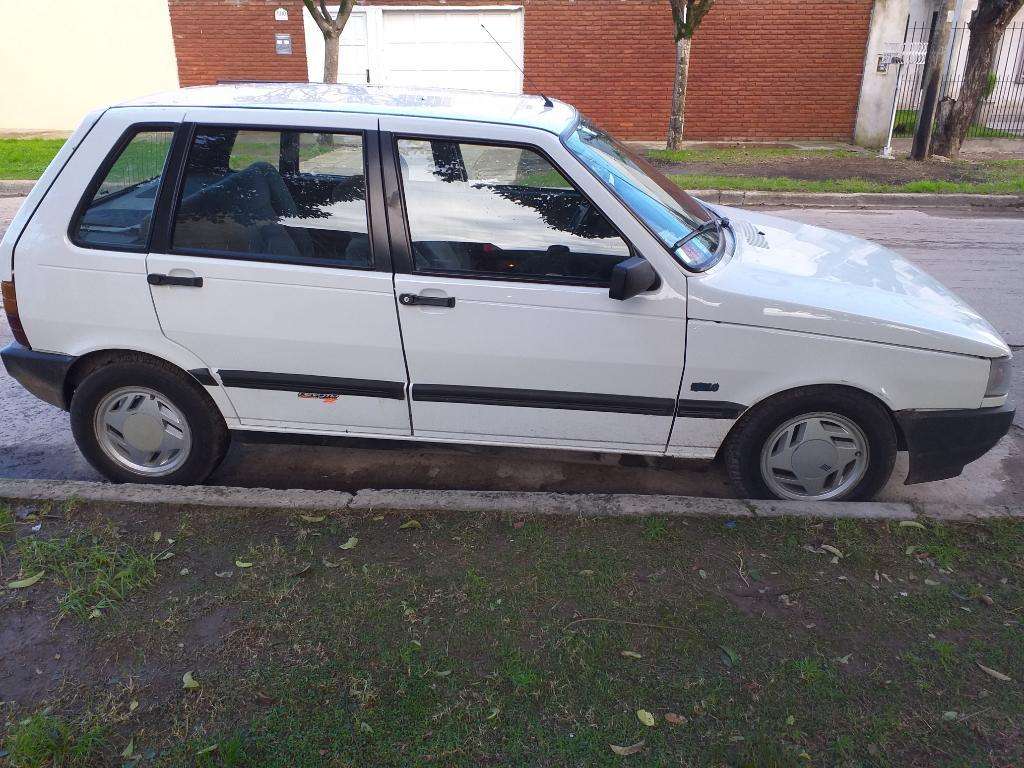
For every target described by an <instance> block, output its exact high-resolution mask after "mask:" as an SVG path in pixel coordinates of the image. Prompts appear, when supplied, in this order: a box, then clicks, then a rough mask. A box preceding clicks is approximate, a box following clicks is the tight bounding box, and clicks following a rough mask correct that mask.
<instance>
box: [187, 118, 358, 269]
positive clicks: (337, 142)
mask: <svg viewBox="0 0 1024 768" xmlns="http://www.w3.org/2000/svg"><path fill="white" fill-rule="evenodd" d="M368 232H369V227H368V225H367V217H366V175H365V171H364V163H363V140H362V137H361V136H355V135H349V134H342V133H321V132H316V133H314V132H309V131H259V130H245V129H238V128H227V127H200V128H197V129H196V133H195V137H194V139H193V141H192V146H191V148H190V149H189V153H188V159H187V161H186V167H185V179H184V183H183V186H182V190H181V195H180V203H179V204H178V210H177V214H176V216H175V223H174V236H173V240H172V243H173V248H174V249H175V250H179V251H181V250H184V251H192V252H200V253H204V252H209V253H211V254H216V255H223V256H229V257H237V258H245V257H250V258H252V259H254V260H263V261H291V262H296V263H302V264H312V265H324V266H335V267H352V268H360V269H362V268H368V267H370V266H372V260H371V256H370V242H369V236H368Z"/></svg>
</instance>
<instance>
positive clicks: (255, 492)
mask: <svg viewBox="0 0 1024 768" xmlns="http://www.w3.org/2000/svg"><path fill="white" fill-rule="evenodd" d="M72 498H75V499H79V500H81V501H88V502H99V503H107V504H126V505H129V506H142V507H167V506H175V505H181V506H193V507H209V508H220V509H240V508H245V509H265V510H317V511H321V512H329V511H330V512H333V511H343V512H392V513H427V512H454V513H468V514H493V513H498V514H509V515H550V516H564V517H648V516H652V515H659V516H665V517H716V518H722V517H726V518H770V517H783V516H793V517H812V518H818V519H825V520H835V519H839V518H847V519H859V520H913V519H916V518H920V517H923V518H930V519H934V520H944V521H957V520H981V519H988V518H996V517H1021V518H1024V508H1021V507H1010V506H1005V505H1003V506H1000V505H996V506H988V507H972V506H965V505H956V504H906V503H902V502H835V503H809V502H784V501H748V500H742V499H707V498H698V497H692V496H654V495H651V496H646V495H640V494H626V493H624V494H578V493H517V492H513V491H421V490H378V489H365V490H361V491H357V492H356V493H355V494H351V493H344V492H341V491H306V490H298V489H295V490H273V489H268V488H229V487H225V486H179V485H111V484H108V483H93V482H82V481H68V480H2V479H0V500H2V501H8V502H15V503H18V502H40V501H49V502H57V503H62V502H65V501H67V500H69V499H72Z"/></svg>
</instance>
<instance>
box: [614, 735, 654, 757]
mask: <svg viewBox="0 0 1024 768" xmlns="http://www.w3.org/2000/svg"><path fill="white" fill-rule="evenodd" d="M646 743H647V742H645V741H644V740H643V739H641V740H640V741H638V742H637V743H636V744H630V745H629V746H628V747H620V746H618V745H617V744H609V745H608V746H609V747H611V748H612V752H614V753H615V754H616V755H621V756H622V757H628V756H629V755H635V754H636V753H637V752H640V751H641V750H642V749H643V748H644V744H646Z"/></svg>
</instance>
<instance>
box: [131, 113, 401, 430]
mask: <svg viewBox="0 0 1024 768" xmlns="http://www.w3.org/2000/svg"><path fill="white" fill-rule="evenodd" d="M254 117H258V122H254ZM376 127H377V119H376V117H374V116H368V115H355V114H352V115H344V114H338V113H334V114H328V113H309V112H295V111H292V112H285V111H280V112H276V111H273V110H262V109H261V110H239V109H223V110H201V111H196V112H194V113H191V114H189V115H187V116H186V124H185V127H184V129H183V132H182V133H181V134H180V135H179V136H178V137H177V139H176V143H175V147H174V153H175V155H176V156H177V158H178V159H179V161H178V162H179V168H180V171H179V175H178V178H177V180H176V183H174V184H167V185H165V188H166V195H164V194H163V193H162V195H161V196H162V198H164V197H166V199H162V200H161V203H160V208H159V210H160V211H162V212H163V219H164V220H163V221H160V222H158V226H157V229H156V231H155V232H154V242H153V247H152V249H151V252H150V254H149V257H148V273H149V278H148V279H149V282H150V286H151V291H152V297H153V303H154V305H155V307H156V310H157V314H158V316H159V319H160V324H161V327H162V329H163V332H164V334H166V336H167V337H168V338H170V339H171V340H173V341H175V342H177V343H179V344H181V345H182V346H184V347H186V348H188V349H189V350H191V351H192V352H193V353H194V354H195V355H197V356H198V357H199V358H201V359H202V360H203V361H204V362H205V363H206V365H207V366H208V369H209V372H208V374H205V373H204V374H202V375H209V377H210V380H209V381H208V383H210V384H217V383H219V384H220V385H222V386H223V387H224V389H225V391H226V392H227V395H228V397H229V398H230V401H231V403H232V405H233V406H234V408H235V411H236V412H237V415H238V419H239V422H240V424H241V425H242V426H243V427H248V428H252V429H268V430H278V431H280V430H283V431H288V430H300V431H313V432H346V433H371V434H395V435H407V434H409V433H410V424H409V412H408V408H407V405H406V402H405V389H406V374H405V362H404V359H403V355H402V345H401V337H400V334H399V330H398V324H397V320H396V317H395V301H394V292H393V287H392V277H391V267H390V262H389V258H388V248H387V234H386V231H385V224H384V219H383V211H382V210H380V199H381V196H380V174H379V170H376V169H377V168H378V165H377V159H376V155H377V148H378V142H377V138H376Z"/></svg>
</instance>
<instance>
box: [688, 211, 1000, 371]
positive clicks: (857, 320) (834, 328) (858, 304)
mask: <svg viewBox="0 0 1024 768" xmlns="http://www.w3.org/2000/svg"><path fill="white" fill-rule="evenodd" d="M709 207H713V208H714V209H715V210H717V211H719V212H721V213H722V215H724V216H727V217H729V219H730V221H731V222H732V224H733V233H734V235H735V238H734V239H735V247H734V249H733V253H732V255H731V256H728V257H726V259H724V260H723V261H722V262H721V263H720V264H718V265H717V266H715V267H713V268H712V269H711V270H709V271H708V272H706V273H704V274H702V275H697V276H694V277H692V278H691V279H690V280H689V281H688V282H689V310H688V315H689V317H690V319H700V320H712V321H715V322H724V323H739V324H743V325H753V326H760V327H766V328H778V329H782V330H791V331H801V332H805V333H817V334H822V335H826V336H838V337H842V338H846V339H860V340H864V341H873V342H879V343H882V344H897V345H900V346H906V347H916V348H919V349H932V350H938V351H942V352H954V353H957V354H965V355H975V356H979V357H1002V356H1005V355H1008V354H1009V353H1010V350H1009V347H1007V346H1006V343H1005V342H1004V341H1003V340H1002V339H1001V338H1000V337H999V334H998V333H996V331H995V330H994V329H993V328H992V326H991V325H989V324H988V322H987V321H986V320H985V319H984V318H983V317H982V316H981V315H979V314H978V313H977V312H975V311H974V310H973V309H972V308H971V307H969V306H968V305H967V304H966V303H965V302H964V301H962V300H961V299H960V298H958V297H957V296H956V295H954V294H953V293H952V292H951V291H950V290H948V289H947V288H946V287H945V286H943V285H942V284H941V283H939V282H938V281H937V280H935V279H934V278H932V277H931V276H929V275H928V274H926V273H925V272H924V271H922V270H921V269H919V268H917V267H915V266H914V265H913V264H911V263H910V262H908V261H907V260H906V259H903V258H902V257H900V256H898V255H897V254H896V253H894V252H893V251H890V250H889V249H888V248H884V247H882V246H880V245H877V244H875V243H872V242H869V241H867V240H862V239H860V238H858V237H853V236H851V235H845V234H843V233H841V232H834V231H832V230H828V229H823V228H821V227H814V226H810V225H808V224H801V223H799V222H796V221H790V220H787V219H782V218H779V217H777V216H768V215H765V214H761V213H751V212H749V211H742V210H738V209H735V208H728V207H725V206H709Z"/></svg>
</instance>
